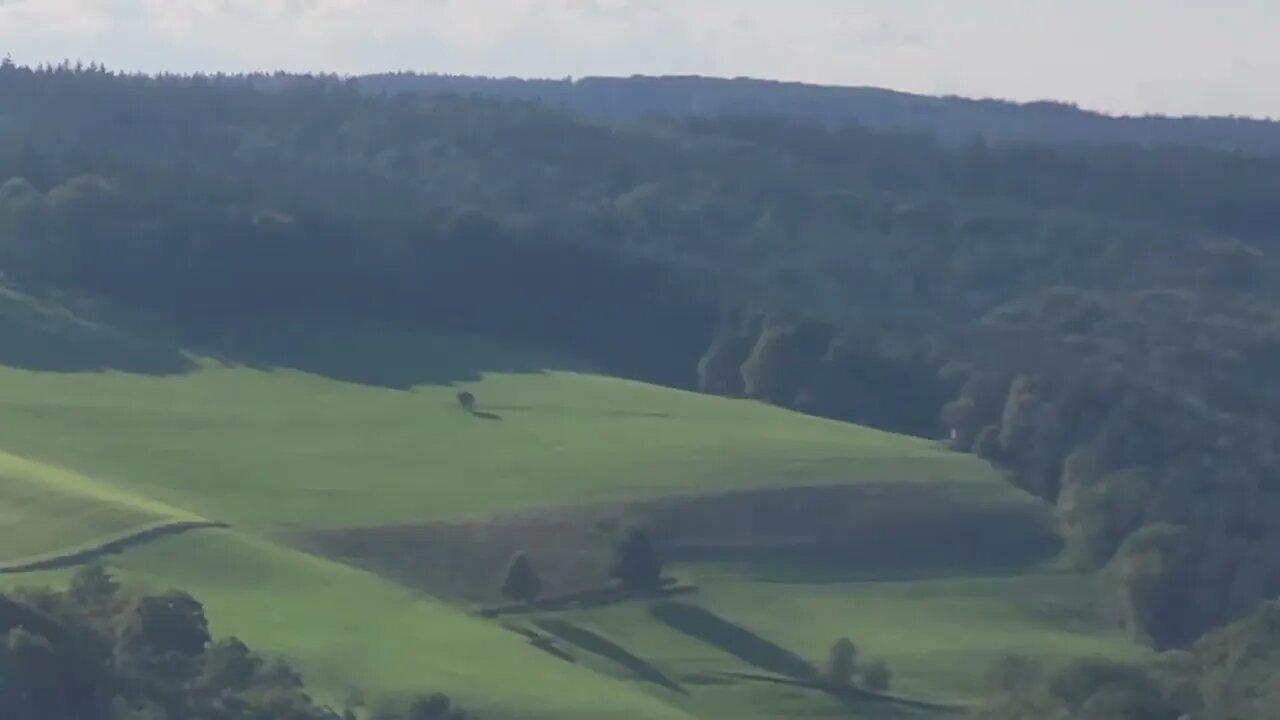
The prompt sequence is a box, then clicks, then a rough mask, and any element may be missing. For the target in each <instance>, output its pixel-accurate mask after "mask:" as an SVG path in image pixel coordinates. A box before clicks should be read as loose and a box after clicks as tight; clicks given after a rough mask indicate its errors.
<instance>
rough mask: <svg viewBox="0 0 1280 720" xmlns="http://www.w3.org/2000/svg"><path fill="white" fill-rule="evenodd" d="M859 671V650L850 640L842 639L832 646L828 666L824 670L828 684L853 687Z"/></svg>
mask: <svg viewBox="0 0 1280 720" xmlns="http://www.w3.org/2000/svg"><path fill="white" fill-rule="evenodd" d="M857 670H858V648H857V647H856V646H855V645H854V644H853V642H852V641H851V640H849V638H840V639H839V640H837V641H836V644H835V645H832V646H831V653H830V655H828V657H827V666H826V667H825V668H823V671H824V673H823V674H824V675H825V678H826V680H827V681H828V682H831V683H834V684H836V685H852V684H853V676H854V673H856V672H857Z"/></svg>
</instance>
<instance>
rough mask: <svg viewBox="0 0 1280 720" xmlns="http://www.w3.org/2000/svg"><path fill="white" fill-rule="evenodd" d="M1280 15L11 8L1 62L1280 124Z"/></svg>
mask: <svg viewBox="0 0 1280 720" xmlns="http://www.w3.org/2000/svg"><path fill="white" fill-rule="evenodd" d="M1277 38H1280V0H0V54H3V53H8V54H10V55H12V57H13V59H14V60H15V61H17V62H21V63H28V64H34V63H38V62H42V61H54V60H59V59H62V58H70V59H82V60H84V61H86V62H87V61H91V60H94V61H99V62H103V63H105V64H107V65H108V66H109V67H112V68H116V69H128V70H146V71H157V70H173V71H196V70H224V71H242V70H262V69H288V70H313V71H319V70H324V71H334V72H340V73H362V72H373V71H382V70H393V69H411V70H418V71H423V72H448V73H466V74H483V75H519V76H534V77H565V76H583V75H629V74H633V73H644V74H667V73H681V74H702V75H719V76H737V75H748V76H753V77H764V78H774V79H782V80H802V81H808V82H817V83H829V84H841V85H875V86H883V87H890V88H895V89H900V90H908V91H913V92H923V93H955V94H961V95H970V96H988V97H1002V98H1012V99H1018V100H1034V99H1059V100H1070V101H1075V102H1078V103H1080V104H1081V105H1083V106H1086V107H1089V108H1094V109H1101V110H1107V111H1111V112H1129V113H1133V112H1164V113H1170V114H1185V113H1198V114H1242V115H1254V116H1269V117H1277V118H1280V41H1277Z"/></svg>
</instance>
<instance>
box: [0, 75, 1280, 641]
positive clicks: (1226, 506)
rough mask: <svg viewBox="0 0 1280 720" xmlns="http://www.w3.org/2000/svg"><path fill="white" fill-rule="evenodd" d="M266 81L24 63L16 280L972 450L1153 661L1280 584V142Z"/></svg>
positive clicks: (15, 135) (5, 85) (1, 212)
mask: <svg viewBox="0 0 1280 720" xmlns="http://www.w3.org/2000/svg"><path fill="white" fill-rule="evenodd" d="M262 85H264V82H263V78H237V77H179V76H172V77H160V78H149V77H126V76H118V75H113V74H111V73H107V72H105V71H103V70H101V69H99V68H97V67H91V68H80V69H77V68H71V67H64V68H55V69H48V70H44V71H34V70H30V69H26V68H20V67H14V66H12V65H6V66H5V67H4V68H3V69H0V182H2V183H3V184H2V185H0V269H3V271H4V272H5V274H6V276H7V277H8V278H9V279H10V280H11V281H14V282H21V283H24V284H26V285H28V286H29V287H31V288H33V289H39V288H42V287H44V288H50V287H52V288H57V289H59V290H64V291H71V292H75V293H80V294H84V295H90V296H96V297H101V298H105V299H110V300H113V301H117V302H126V303H133V304H139V305H143V306H148V307H150V308H153V309H161V310H164V311H166V312H174V313H176V314H178V315H179V316H181V317H182V318H184V319H188V320H191V321H193V322H198V321H199V320H200V319H201V318H204V317H206V316H210V315H217V316H218V317H219V318H222V319H224V320H225V319H226V318H228V317H230V316H233V315H234V314H235V313H240V312H256V311H260V310H263V309H268V308H296V307H303V308H308V309H332V310H334V311H342V312H357V313H365V314H371V315H377V316H379V317H394V318H396V319H400V320H408V321H414V322H424V323H431V324H434V325H445V326H448V327H452V328H458V329H464V330H469V331H477V332H484V333H491V334H501V335H510V336H518V337H521V338H525V339H529V340H533V341H536V342H538V343H540V344H544V345H551V346H557V347H561V348H565V349H568V350H572V351H574V352H576V353H578V354H581V355H583V356H586V357H588V358H591V359H593V360H595V361H596V362H598V363H599V364H600V365H602V366H604V367H605V368H607V369H609V370H611V371H614V372H617V373H620V374H624V375H628V376H632V377H636V378H641V379H645V380H650V381H656V382H661V383H665V384H670V385H676V386H683V387H700V388H702V389H704V390H708V391H714V392H718V393H722V394H740V395H749V396H753V397H757V398H760V399H763V400H767V401H769V402H773V403H777V404H780V405H784V406H787V407H793V408H796V409H799V410H802V411H805V412H810V413H815V414H820V415H825V416H830V417H835V418H839V419H844V420H852V421H857V422H862V423H867V424H871V425H875V426H878V427H882V428H886V429H891V430H897V431H904V432H911V433H915V434H919V435H926V436H941V437H948V438H951V442H952V443H953V445H954V446H955V447H956V449H957V450H962V451H968V450H973V451H975V452H979V453H980V454H982V455H984V456H985V457H988V458H990V459H992V460H994V461H996V462H998V463H999V464H1001V465H1002V466H1003V467H1005V468H1007V469H1008V471H1009V473H1010V476H1011V478H1012V479H1013V480H1014V481H1016V482H1018V483H1019V484H1021V485H1023V486H1024V487H1026V488H1028V489H1030V490H1032V491H1033V492H1036V493H1037V494H1039V495H1041V496H1042V497H1044V498H1045V499H1047V500H1049V501H1052V502H1055V503H1057V504H1058V507H1059V510H1060V512H1061V515H1062V518H1063V521H1064V526H1065V527H1066V529H1067V531H1068V533H1069V536H1070V540H1071V545H1072V550H1073V557H1075V558H1076V559H1077V560H1078V561H1079V562H1080V563H1081V564H1083V565H1085V566H1088V567H1102V566H1107V567H1108V572H1107V573H1106V577H1107V578H1108V580H1109V583H1110V587H1111V588H1112V591H1113V592H1112V595H1113V599H1114V601H1115V602H1114V605H1115V606H1116V611H1117V618H1118V619H1120V620H1121V621H1123V622H1125V623H1126V624H1127V625H1128V626H1130V627H1131V628H1132V629H1133V630H1134V631H1135V633H1138V634H1139V635H1141V636H1142V637H1144V638H1146V639H1148V640H1149V641H1150V642H1152V643H1154V644H1157V645H1162V646H1164V645H1174V644H1182V643H1185V642H1187V641H1189V640H1191V639H1192V638H1194V637H1196V636H1197V635H1199V634H1200V633H1201V632H1203V631H1204V630H1205V629H1207V628H1210V627H1213V626H1215V625H1218V624H1220V623H1222V622H1225V621H1228V620H1232V619H1236V618H1239V617H1242V616H1244V615H1245V614H1246V613H1248V612H1249V611H1250V610H1251V609H1252V608H1253V607H1255V606H1256V605H1257V603H1258V602H1259V601H1260V600H1262V599H1264V598H1268V597H1272V596H1274V595H1276V594H1277V593H1278V592H1280V553H1277V552H1275V550H1277V549H1278V548H1277V547H1276V546H1277V544H1280V543H1277V538H1278V537H1280V502H1278V499H1280V482H1277V472H1280V457H1278V456H1277V452H1278V450H1280V429H1278V428H1280V425H1278V424H1277V423H1278V422H1280V417H1278V416H1280V374H1278V373H1277V372H1276V371H1275V368H1276V363H1277V361H1280V315H1278V314H1277V309H1278V305H1280V298H1277V290H1276V288H1277V287H1280V283H1277V282H1276V281H1277V280H1278V279H1280V271H1278V269H1277V265H1276V259H1275V256H1276V251H1277V247H1276V245H1277V242H1278V241H1280V158H1274V157H1262V156H1259V157H1251V156H1246V155H1243V154H1239V153H1235V152H1228V151H1221V150H1213V149H1196V148H1191V147H1179V146H1150V147H1148V146H1139V145H1109V146H1098V145H1090V146H1081V147H1052V146H1048V145H1034V144H990V145H989V144H985V143H981V142H971V143H955V142H943V141H940V140H938V139H935V138H933V137H931V136H927V135H921V134H910V133H903V132H885V131H874V130H869V129H867V128H864V127H859V126H856V125H850V124H838V123H831V122H827V123H819V122H817V121H807V120H794V119H793V120H788V119H781V118H765V117H757V118H750V117H742V116H738V117H716V116H706V117H693V118H668V119H651V120H641V119H635V118H632V119H628V120H623V121H618V122H614V123H605V122H602V121H592V120H586V119H582V118H578V117H575V116H573V115H571V114H569V113H568V112H566V111H560V110H553V109H548V108H546V107H542V106H540V105H538V104H535V103H529V102H524V101H518V100H493V99H489V100H485V99H479V98H468V97H461V96H456V95H396V96H387V97H382V96H373V95H370V94H368V93H362V92H361V91H360V87H359V86H358V84H357V83H355V82H353V81H338V80H334V79H332V78H309V77H288V76H276V77H274V78H273V79H272V82H271V83H269V85H270V89H269V90H263V89H260V86H262Z"/></svg>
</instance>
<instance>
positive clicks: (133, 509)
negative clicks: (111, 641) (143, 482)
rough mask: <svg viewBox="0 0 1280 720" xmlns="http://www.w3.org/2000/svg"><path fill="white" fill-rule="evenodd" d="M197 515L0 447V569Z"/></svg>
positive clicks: (188, 520) (191, 520) (192, 519)
mask: <svg viewBox="0 0 1280 720" xmlns="http://www.w3.org/2000/svg"><path fill="white" fill-rule="evenodd" d="M199 521H201V518H200V517H198V516H196V515H194V514H191V513H188V512H185V511H182V510H179V509H177V508H174V507H170V506H167V505H165V504H163V503H159V502H156V501H154V500H151V499H149V498H146V497H142V496H139V495H135V494H132V493H128V492H124V491H121V490H119V489H117V488H115V487H112V486H110V485H104V484H102V483H99V482H96V481H94V480H92V479H90V478H87V477H84V476H82V475H78V474H76V473H72V472H67V471H65V470H62V469H60V468H56V467H51V466H49V465H45V464H42V463H37V462H32V461H30V460H26V459H23V458H20V457H17V456H15V455H10V454H8V453H0V572H3V571H5V570H9V569H14V568H17V567H19V566H22V565H24V564H29V563H35V562H40V561H47V560H52V559H54V558H56V557H58V556H65V555H67V554H69V553H75V552H78V551H89V550H92V549H94V548H97V547H101V546H103V545H107V544H110V543H112V542H116V541H120V540H123V539H126V538H128V537H130V536H133V535H137V534H139V533H144V532H147V531H152V530H157V529H159V528H163V527H166V526H172V525H178V524H183V523H196V522H199Z"/></svg>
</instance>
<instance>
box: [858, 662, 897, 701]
mask: <svg viewBox="0 0 1280 720" xmlns="http://www.w3.org/2000/svg"><path fill="white" fill-rule="evenodd" d="M892 683H893V673H891V672H889V666H888V665H886V664H885V662H884V661H883V660H876V661H873V662H872V663H871V664H869V665H867V666H866V667H865V668H863V670H862V688H863V689H864V690H870V691H871V692H878V693H882V692H887V691H888V690H889V686H890V685H891V684H892Z"/></svg>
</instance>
